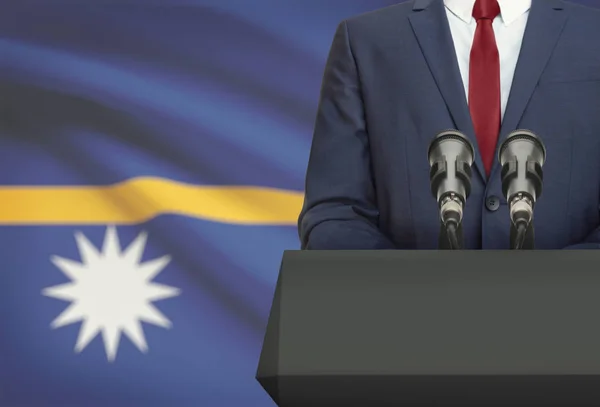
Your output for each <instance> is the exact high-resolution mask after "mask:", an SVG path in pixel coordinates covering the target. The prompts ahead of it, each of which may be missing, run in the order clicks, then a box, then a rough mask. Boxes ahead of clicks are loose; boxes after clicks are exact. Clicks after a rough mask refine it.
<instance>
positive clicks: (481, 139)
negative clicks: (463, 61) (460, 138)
mask: <svg viewBox="0 0 600 407" xmlns="http://www.w3.org/2000/svg"><path fill="white" fill-rule="evenodd" d="M499 14H500V6H499V5H498V1H497V0H477V1H476V2H475V7H473V17H474V18H475V20H477V29H476V31H475V38H474V40H473V46H472V48H471V60H470V67H469V110H470V111H471V119H472V120H473V126H474V128H475V135H476V137H477V143H478V145H479V152H480V154H481V159H482V161H483V165H484V167H485V170H486V172H487V175H488V176H489V174H490V171H491V168H492V164H493V162H494V151H495V150H496V143H497V141H498V133H499V132H500V116H501V112H500V56H499V55H498V47H497V46H496V37H495V36H494V28H493V27H492V22H493V21H494V19H495V18H496V17H497V16H498V15H499Z"/></svg>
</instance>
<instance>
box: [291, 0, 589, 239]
mask: <svg viewBox="0 0 600 407" xmlns="http://www.w3.org/2000/svg"><path fill="white" fill-rule="evenodd" d="M599 38H600V12H598V11H597V10H593V9H589V8H586V7H583V6H579V5H575V4H572V3H567V2H563V1H561V0H533V1H531V0H529V1H528V0H414V1H409V2H405V3H400V4H398V5H394V6H391V7H387V8H385V9H380V10H377V11H374V12H371V13H367V14H363V15H360V16H358V17H354V18H350V19H348V20H346V21H343V22H342V23H341V24H340V25H339V26H338V29H337V31H336V34H335V37H334V40H333V44H332V46H331V51H330V55H329V58H328V61H327V65H326V69H325V74H324V79H323V84H322V91H321V98H320V103H319V109H318V114H317V119H316V124H315V131H314V138H313V145H312V149H311V154H310V160H309V165H308V171H307V177H306V197H305V202H304V208H303V210H302V213H301V215H300V219H299V231H300V238H301V242H302V248H304V249H317V250H335V249H358V250H360V249H435V248H437V247H438V234H439V230H440V229H439V228H440V223H439V222H440V221H439V215H438V208H437V204H436V202H435V199H434V198H433V196H432V195H431V191H430V186H429V162H428V159H427V148H428V145H429V143H430V142H431V140H432V139H433V137H435V135H437V134H439V133H440V132H441V131H444V130H447V129H457V130H459V131H461V132H463V133H464V134H466V135H467V136H468V137H469V138H470V140H471V142H472V143H473V145H474V146H475V148H476V153H475V161H474V164H473V176H472V191H471V195H470V197H469V199H468V200H467V203H466V206H465V214H464V218H463V223H462V227H463V233H464V247H465V248H467V249H507V248H508V247H509V231H510V219H509V214H508V205H507V202H506V199H505V197H503V195H502V188H501V179H500V165H499V164H498V162H497V159H496V154H497V153H496V149H497V146H498V144H500V143H501V142H502V140H503V138H504V137H506V135H507V134H508V133H510V132H511V131H513V130H516V129H528V130H530V131H533V132H534V133H536V134H537V135H538V136H539V137H540V138H541V139H542V140H543V142H544V143H545V145H546V149H547V159H546V163H545V165H544V189H543V192H542V195H541V196H540V198H539V199H538V202H537V204H536V206H535V217H534V221H533V222H534V225H535V234H536V236H535V244H536V248H538V249H564V248H569V249H592V248H600V228H599V225H600V41H598V39H599Z"/></svg>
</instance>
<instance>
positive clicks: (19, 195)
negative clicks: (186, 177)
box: [0, 178, 303, 225]
mask: <svg viewBox="0 0 600 407" xmlns="http://www.w3.org/2000/svg"><path fill="white" fill-rule="evenodd" d="M302 200H303V194H302V193H301V192H294V191H283V190H277V189H269V188H257V187H230V186H223V187H218V186H217V187H213V186H198V185H190V184H183V183H179V182H174V181H170V180H166V179H161V178H135V179H131V180H128V181H126V182H123V183H119V184H115V185H110V186H49V187H46V186H44V187H39V186H37V187H33V186H31V187H30V186H18V187H14V186H0V224H4V225H7V224H8V225H39V224H136V223H141V222H144V221H147V220H149V219H152V218H154V217H156V216H158V215H161V214H177V215H183V216H189V217H194V218H200V219H206V220H210V221H214V222H223V223H232V224H242V225H295V224H296V221H297V219H298V214H299V213H300V209H301V207H302Z"/></svg>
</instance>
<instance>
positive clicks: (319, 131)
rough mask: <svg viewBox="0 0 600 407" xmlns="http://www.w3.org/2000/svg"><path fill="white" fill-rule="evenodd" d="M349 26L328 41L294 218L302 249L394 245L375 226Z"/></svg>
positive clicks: (356, 71) (371, 180)
mask: <svg viewBox="0 0 600 407" xmlns="http://www.w3.org/2000/svg"><path fill="white" fill-rule="evenodd" d="M364 110H365V109H364V105H363V100H362V96H361V88H360V81H359V75H358V70H357V65H356V61H355V59H354V56H353V53H352V48H351V44H350V39H349V34H348V26H347V23H346V22H342V23H341V24H340V25H339V26H338V28H337V30H336V33H335V36H334V39H333V44H332V46H331V49H330V52H329V57H328V60H327V64H326V67H325V73H324V76H323V82H322V86H321V96H320V100H319V107H318V111H317V118H316V122H315V129H314V134H313V141H312V147H311V152H310V158H309V163H308V169H307V174H306V187H305V198H304V206H303V209H302V212H301V214H300V217H299V220H298V229H299V234H300V241H301V245H302V249H309V250H377V249H394V245H393V244H392V242H391V241H390V240H389V239H387V238H386V237H385V236H384V235H383V234H382V233H381V232H380V230H379V228H378V218H379V212H378V209H377V204H376V202H375V191H374V185H373V179H372V173H371V159H370V151H369V136H368V134H367V129H366V124H365V112H364Z"/></svg>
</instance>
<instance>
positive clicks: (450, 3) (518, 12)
mask: <svg viewBox="0 0 600 407" xmlns="http://www.w3.org/2000/svg"><path fill="white" fill-rule="evenodd" d="M475 1H476V0H444V4H445V5H446V7H447V8H448V10H450V12H452V14H454V15H455V16H457V17H458V18H460V19H461V20H463V21H464V22H465V23H471V22H473V20H474V19H473V6H475ZM498 4H499V5H500V15H501V16H502V22H503V23H504V25H509V24H511V23H512V22H514V21H516V20H517V19H518V18H519V17H521V16H522V15H523V14H525V13H526V12H527V11H529V9H530V8H531V0H498Z"/></svg>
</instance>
